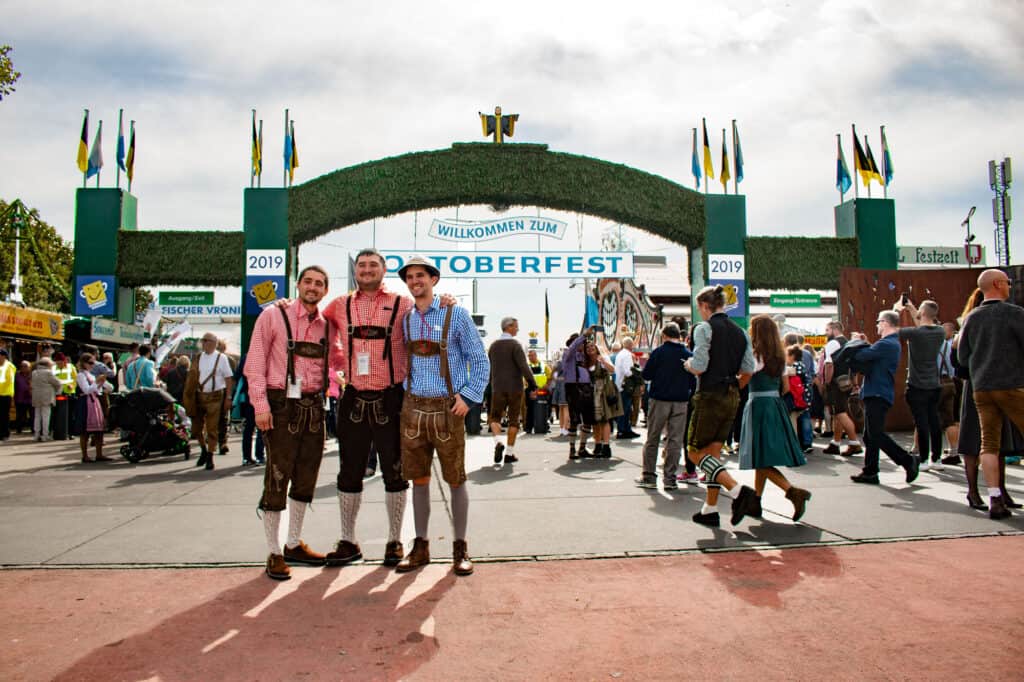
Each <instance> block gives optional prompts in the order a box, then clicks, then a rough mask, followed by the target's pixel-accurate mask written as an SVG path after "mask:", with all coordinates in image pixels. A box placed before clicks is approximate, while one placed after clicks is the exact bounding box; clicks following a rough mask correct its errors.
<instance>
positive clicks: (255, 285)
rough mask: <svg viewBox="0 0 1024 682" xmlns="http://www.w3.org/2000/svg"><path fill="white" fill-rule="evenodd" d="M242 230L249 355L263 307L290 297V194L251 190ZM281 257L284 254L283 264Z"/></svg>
mask: <svg viewBox="0 0 1024 682" xmlns="http://www.w3.org/2000/svg"><path fill="white" fill-rule="evenodd" d="M242 229H243V230H245V281H243V282H242V352H245V351H246V350H248V348H249V338H250V337H251V336H252V328H253V325H255V324H256V318H257V317H259V314H260V312H261V308H260V306H261V305H266V304H267V303H268V302H270V301H272V300H274V299H275V298H286V297H287V296H288V291H287V282H288V276H289V262H288V261H289V260H290V259H289V258H288V190H287V189H286V188H284V187H274V188H266V189H263V188H252V187H250V188H247V189H246V190H245V206H244V209H243V215H242ZM277 254H280V259H281V260H280V262H278V260H277V258H278V256H277ZM257 296H259V298H257Z"/></svg>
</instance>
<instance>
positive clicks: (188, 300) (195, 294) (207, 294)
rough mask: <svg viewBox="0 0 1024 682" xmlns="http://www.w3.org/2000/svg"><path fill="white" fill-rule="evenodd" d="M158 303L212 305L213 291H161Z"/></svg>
mask: <svg viewBox="0 0 1024 682" xmlns="http://www.w3.org/2000/svg"><path fill="white" fill-rule="evenodd" d="M160 305H213V292H212V291H161V292H160Z"/></svg>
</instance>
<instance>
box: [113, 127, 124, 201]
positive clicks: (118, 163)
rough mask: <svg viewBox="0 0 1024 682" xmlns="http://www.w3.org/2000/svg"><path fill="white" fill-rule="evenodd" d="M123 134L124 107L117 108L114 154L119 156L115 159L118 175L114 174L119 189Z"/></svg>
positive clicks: (115, 183)
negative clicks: (115, 148)
mask: <svg viewBox="0 0 1024 682" xmlns="http://www.w3.org/2000/svg"><path fill="white" fill-rule="evenodd" d="M123 136H124V109H118V110H117V151H116V152H115V154H114V156H115V157H117V158H115V159H114V165H115V166H117V175H116V176H114V177H115V178H116V179H115V180H114V185H115V186H116V187H117V188H118V189H121V157H120V153H121V144H122V143H121V138H122V137H123Z"/></svg>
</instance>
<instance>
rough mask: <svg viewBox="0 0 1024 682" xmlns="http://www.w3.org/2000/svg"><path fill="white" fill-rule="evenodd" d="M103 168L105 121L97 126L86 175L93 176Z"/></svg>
mask: <svg viewBox="0 0 1024 682" xmlns="http://www.w3.org/2000/svg"><path fill="white" fill-rule="evenodd" d="M101 168H103V121H100V125H99V127H98V128H96V139H94V140H93V142H92V152H90V153H89V166H88V168H87V169H86V171H85V177H87V178H91V177H92V176H94V175H96V174H97V173H99V172H100V169H101Z"/></svg>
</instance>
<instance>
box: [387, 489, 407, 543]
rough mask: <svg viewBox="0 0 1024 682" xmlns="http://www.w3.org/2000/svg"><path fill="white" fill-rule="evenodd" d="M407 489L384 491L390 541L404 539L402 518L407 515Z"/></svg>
mask: <svg viewBox="0 0 1024 682" xmlns="http://www.w3.org/2000/svg"><path fill="white" fill-rule="evenodd" d="M405 497H406V491H405V490H399V491H398V492H394V493H384V503H385V505H387V508H388V542H398V541H400V540H401V539H402V519H403V518H404V517H405Z"/></svg>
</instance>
